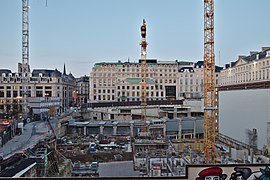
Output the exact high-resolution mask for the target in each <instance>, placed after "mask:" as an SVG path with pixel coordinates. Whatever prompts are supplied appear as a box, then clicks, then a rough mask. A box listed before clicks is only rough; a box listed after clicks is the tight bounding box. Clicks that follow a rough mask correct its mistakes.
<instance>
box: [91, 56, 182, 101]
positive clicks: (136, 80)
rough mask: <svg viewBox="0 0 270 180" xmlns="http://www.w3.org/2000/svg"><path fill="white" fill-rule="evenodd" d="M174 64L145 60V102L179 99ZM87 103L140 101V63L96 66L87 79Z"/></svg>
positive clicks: (174, 62)
mask: <svg viewBox="0 0 270 180" xmlns="http://www.w3.org/2000/svg"><path fill="white" fill-rule="evenodd" d="M177 67H178V66H177V62H176V61H164V62H161V61H159V62H158V61H157V60H156V59H148V60H147V69H148V72H147V81H146V84H147V87H146V88H147V94H146V96H147V99H148V100H165V99H167V100H168V99H179V97H178V96H177V93H176V92H178V89H177V88H178V87H179V86H178V82H179V81H178V79H179V77H178V69H177ZM89 83H90V91H89V99H90V102H104V101H105V102H106V101H140V98H141V84H140V83H141V64H140V62H139V63H130V62H124V63H123V62H121V61H119V62H118V63H96V64H95V65H94V67H93V68H92V72H91V73H90V78H89Z"/></svg>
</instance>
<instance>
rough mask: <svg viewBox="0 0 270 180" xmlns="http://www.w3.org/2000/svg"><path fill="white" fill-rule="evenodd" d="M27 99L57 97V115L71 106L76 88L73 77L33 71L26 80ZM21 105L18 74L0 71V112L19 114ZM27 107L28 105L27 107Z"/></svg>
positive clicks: (20, 85) (57, 73)
mask: <svg viewBox="0 0 270 180" xmlns="http://www.w3.org/2000/svg"><path fill="white" fill-rule="evenodd" d="M26 86H27V96H28V97H57V98H59V99H60V108H59V113H60V112H63V111H65V110H66V109H67V108H68V107H69V106H71V105H72V104H73V96H72V92H73V91H74V90H75V88H76V80H75V78H74V77H73V75H72V74H71V73H70V74H68V75H67V74H66V72H65V68H64V73H63V74H62V73H61V72H60V71H58V70H57V69H55V70H47V69H34V70H33V72H32V73H31V75H30V77H29V78H28V79H27V84H26ZM22 103H23V84H22V75H21V73H20V72H18V73H12V72H11V70H7V69H0V112H1V113H8V114H9V113H19V112H21V110H22ZM28 106H29V105H28Z"/></svg>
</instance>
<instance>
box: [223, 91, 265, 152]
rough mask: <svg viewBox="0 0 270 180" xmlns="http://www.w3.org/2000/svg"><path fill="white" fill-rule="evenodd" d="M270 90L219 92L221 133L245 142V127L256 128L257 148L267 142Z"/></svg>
mask: <svg viewBox="0 0 270 180" xmlns="http://www.w3.org/2000/svg"><path fill="white" fill-rule="evenodd" d="M269 107H270V90H269V89H257V90H238V91H221V92H219V129H220V132H221V133H222V134H225V135H227V136H230V137H232V138H234V139H237V140H239V141H242V142H246V139H247V138H246V133H245V131H246V129H250V130H252V129H253V128H256V129H257V133H258V148H260V149H261V148H262V147H263V145H266V144H267V141H266V140H267V122H269V121H270V110H269Z"/></svg>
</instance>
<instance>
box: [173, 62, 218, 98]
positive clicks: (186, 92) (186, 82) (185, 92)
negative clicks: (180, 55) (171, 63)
mask: <svg viewBox="0 0 270 180" xmlns="http://www.w3.org/2000/svg"><path fill="white" fill-rule="evenodd" d="M203 64H204V62H203V61H198V62H196V63H194V62H187V61H180V62H178V72H179V81H180V82H179V96H180V97H184V98H187V99H201V98H203V85H204V83H203V81H204V66H203ZM222 69H223V68H222V67H219V66H216V68H215V73H216V85H217V86H219V85H220V83H221V79H220V71H221V70H222Z"/></svg>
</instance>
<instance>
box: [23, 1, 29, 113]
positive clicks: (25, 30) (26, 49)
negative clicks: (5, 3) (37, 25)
mask: <svg viewBox="0 0 270 180" xmlns="http://www.w3.org/2000/svg"><path fill="white" fill-rule="evenodd" d="M29 73H30V68H29V0H22V85H23V108H22V110H23V116H24V118H27V93H28V80H29Z"/></svg>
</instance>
